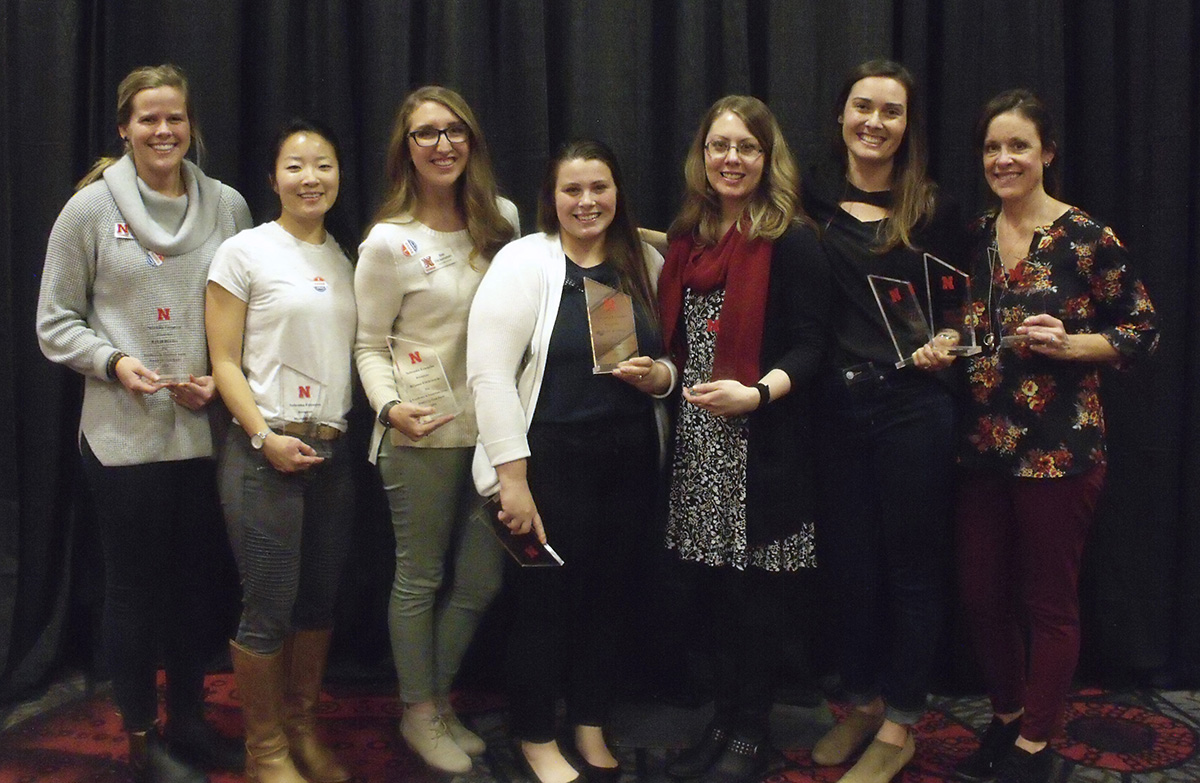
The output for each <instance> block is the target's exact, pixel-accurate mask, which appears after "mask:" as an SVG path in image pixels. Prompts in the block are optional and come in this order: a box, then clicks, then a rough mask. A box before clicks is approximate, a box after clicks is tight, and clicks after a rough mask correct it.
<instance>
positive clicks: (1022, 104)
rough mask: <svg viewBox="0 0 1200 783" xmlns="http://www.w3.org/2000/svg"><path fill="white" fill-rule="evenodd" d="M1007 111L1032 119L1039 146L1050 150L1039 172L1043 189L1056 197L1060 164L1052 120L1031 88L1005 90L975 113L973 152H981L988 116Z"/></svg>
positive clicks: (991, 116)
mask: <svg viewBox="0 0 1200 783" xmlns="http://www.w3.org/2000/svg"><path fill="white" fill-rule="evenodd" d="M1010 111H1012V112H1016V113H1017V114H1020V115H1021V116H1022V117H1024V118H1025V119H1027V120H1029V121H1030V122H1032V123H1033V127H1034V129H1035V130H1036V131H1037V134H1038V141H1040V142H1041V144H1042V149H1044V150H1050V152H1052V153H1053V154H1054V157H1053V158H1051V159H1050V165H1048V166H1046V168H1045V171H1044V172H1043V174H1042V183H1043V185H1044V186H1045V189H1046V192H1047V193H1049V194H1050V195H1051V196H1055V197H1057V196H1058V194H1059V193H1060V192H1061V191H1062V166H1061V165H1059V162H1058V159H1059V157H1060V155H1059V152H1060V147H1059V143H1058V139H1057V138H1056V137H1055V132H1054V120H1053V119H1052V118H1051V117H1050V111H1049V110H1048V109H1047V108H1046V104H1044V103H1042V99H1041V98H1039V97H1037V95H1036V94H1034V92H1033V91H1032V90H1029V89H1026V88H1025V87H1017V88H1015V89H1012V90H1005V91H1004V92H1002V93H1000V94H999V95H997V96H996V97H994V98H992V99H991V100H990V101H988V102H987V105H985V106H984V107H983V112H982V113H981V114H980V115H979V122H978V123H977V124H976V125H975V150H976V153H977V154H978V155H980V156H982V155H983V142H984V141H985V140H986V139H987V132H988V126H989V125H991V124H992V120H994V119H996V118H997V117H998V116H1000V115H1001V114H1007V113H1008V112H1010Z"/></svg>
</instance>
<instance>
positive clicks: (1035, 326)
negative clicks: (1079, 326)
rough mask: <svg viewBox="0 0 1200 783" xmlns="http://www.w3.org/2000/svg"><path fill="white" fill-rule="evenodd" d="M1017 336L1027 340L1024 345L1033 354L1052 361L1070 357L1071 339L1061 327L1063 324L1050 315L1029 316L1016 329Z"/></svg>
mask: <svg viewBox="0 0 1200 783" xmlns="http://www.w3.org/2000/svg"><path fill="white" fill-rule="evenodd" d="M1017 334H1019V335H1024V336H1025V337H1027V338H1029V342H1028V343H1026V345H1027V347H1028V348H1029V350H1031V351H1033V352H1034V353H1040V354H1041V355H1042V356H1049V357H1050V358H1052V359H1066V358H1069V356H1070V351H1071V338H1070V336H1069V335H1068V334H1067V330H1066V329H1065V328H1064V327H1063V322H1062V321H1060V320H1058V319H1057V318H1055V317H1054V316H1052V315H1049V314H1047V313H1041V314H1040V315H1031V316H1029V317H1028V318H1026V319H1025V320H1024V321H1023V322H1022V323H1021V325H1020V326H1018V327H1017Z"/></svg>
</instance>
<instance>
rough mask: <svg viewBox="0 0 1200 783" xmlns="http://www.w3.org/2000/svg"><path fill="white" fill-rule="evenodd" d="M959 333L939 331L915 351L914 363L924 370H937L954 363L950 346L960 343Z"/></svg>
mask: <svg viewBox="0 0 1200 783" xmlns="http://www.w3.org/2000/svg"><path fill="white" fill-rule="evenodd" d="M958 340H959V337H958V333H956V332H939V333H938V334H937V335H935V336H934V338H933V339H932V340H930V341H929V342H927V343H925V344H924V345H922V346H921V347H920V348H918V349H917V350H915V351H913V355H912V360H913V364H914V365H916V366H917V367H918V368H920V369H922V370H927V371H929V372H937V371H938V370H944V369H946V368H947V367H949V366H950V365H952V364H954V359H955V356H954V354H952V353H950V350H949V349H950V348H952V347H954V346H955V345H958Z"/></svg>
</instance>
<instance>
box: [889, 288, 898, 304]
mask: <svg viewBox="0 0 1200 783" xmlns="http://www.w3.org/2000/svg"><path fill="white" fill-rule="evenodd" d="M890 296H891V299H892V301H893V302H899V301H900V289H899V288H893V289H892V291H891V294H890Z"/></svg>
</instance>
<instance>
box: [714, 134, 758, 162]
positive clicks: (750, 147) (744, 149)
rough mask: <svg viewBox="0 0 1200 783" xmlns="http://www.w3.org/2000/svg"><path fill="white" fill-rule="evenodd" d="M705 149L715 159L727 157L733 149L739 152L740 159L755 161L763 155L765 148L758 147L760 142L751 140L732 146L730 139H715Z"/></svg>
mask: <svg viewBox="0 0 1200 783" xmlns="http://www.w3.org/2000/svg"><path fill="white" fill-rule="evenodd" d="M704 149H705V151H706V152H708V154H709V155H711V156H712V157H714V158H723V157H725V156H726V155H728V154H729V150H731V149H734V150H737V154H738V157H739V158H743V159H745V160H754V159H755V158H757V157H758V156H759V155H762V154H763V148H762V147H760V146H758V142H756V141H750V140H746V141H739V142H738V143H737V144H730V143H729V140H728V139H713V140H712V141H710V142H708V143H707V144H705V145H704Z"/></svg>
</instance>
